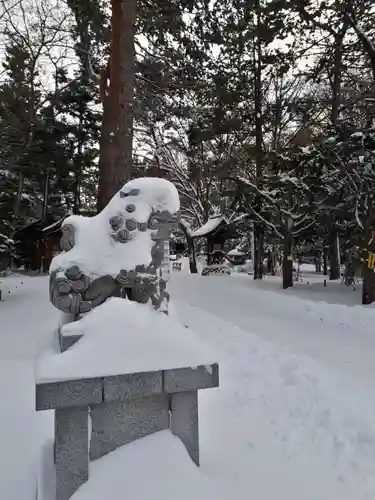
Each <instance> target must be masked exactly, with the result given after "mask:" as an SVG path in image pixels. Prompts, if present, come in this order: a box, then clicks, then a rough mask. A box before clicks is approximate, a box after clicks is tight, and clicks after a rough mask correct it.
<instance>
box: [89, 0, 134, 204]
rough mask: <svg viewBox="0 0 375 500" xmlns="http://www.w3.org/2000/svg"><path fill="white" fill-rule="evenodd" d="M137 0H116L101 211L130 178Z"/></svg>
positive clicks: (104, 129) (102, 142)
mask: <svg viewBox="0 0 375 500" xmlns="http://www.w3.org/2000/svg"><path fill="white" fill-rule="evenodd" d="M136 8H137V0H112V22H111V24H112V40H111V55H110V60H109V79H110V83H109V87H108V89H107V93H106V95H105V96H104V97H103V118H102V131H101V139H100V158H99V192H98V211H101V210H102V209H103V208H104V207H105V206H106V205H107V204H108V202H109V201H110V199H111V198H112V197H113V196H114V195H115V194H116V192H117V191H118V190H119V189H121V187H122V186H123V185H124V184H125V182H127V181H128V180H130V178H131V171H132V155H133V95H134V66H135V50H134V36H135V21H136V12H137V11H136Z"/></svg>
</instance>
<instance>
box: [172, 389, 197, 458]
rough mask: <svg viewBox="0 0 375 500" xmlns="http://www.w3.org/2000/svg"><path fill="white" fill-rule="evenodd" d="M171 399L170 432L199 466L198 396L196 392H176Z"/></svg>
mask: <svg viewBox="0 0 375 500" xmlns="http://www.w3.org/2000/svg"><path fill="white" fill-rule="evenodd" d="M171 399H172V401H171V409H172V414H171V430H172V432H173V434H174V435H175V436H178V437H179V438H180V439H181V441H182V442H183V443H184V445H185V447H186V449H187V451H188V453H189V455H190V457H191V459H192V460H193V462H194V463H195V464H196V465H198V466H199V432H198V394H197V392H196V391H195V392H177V393H175V394H172V397H171Z"/></svg>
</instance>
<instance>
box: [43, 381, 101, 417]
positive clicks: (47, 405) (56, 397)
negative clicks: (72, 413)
mask: <svg viewBox="0 0 375 500" xmlns="http://www.w3.org/2000/svg"><path fill="white" fill-rule="evenodd" d="M102 392H103V382H102V379H100V378H90V379H81V380H67V381H64V382H51V383H45V384H38V385H37V386H36V410H37V411H40V410H51V409H56V408H67V407H73V406H84V405H90V404H94V403H100V402H101V401H102V397H103V395H102Z"/></svg>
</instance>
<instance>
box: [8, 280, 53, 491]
mask: <svg viewBox="0 0 375 500" xmlns="http://www.w3.org/2000/svg"><path fill="white" fill-rule="evenodd" d="M0 280H1V281H3V282H4V283H5V287H4V286H3V288H2V290H3V298H4V300H3V301H1V302H0V391H1V412H0V443H1V453H0V479H1V480H0V499H1V500H12V499H17V500H29V499H30V500H31V499H33V500H34V498H35V469H34V467H33V465H34V464H35V463H36V457H37V456H38V454H39V447H40V442H41V436H42V435H44V434H45V433H46V434H47V435H48V434H49V433H50V432H51V431H52V427H51V425H52V422H51V419H50V417H51V415H50V414H49V412H46V413H45V414H44V415H42V414H38V415H37V414H36V413H35V412H34V406H35V386H34V361H35V358H36V356H37V354H38V352H39V351H40V349H41V348H43V346H44V345H46V343H47V342H49V340H50V338H51V332H52V329H53V327H54V326H55V322H56V312H55V311H54V310H53V308H52V307H51V306H50V305H49V303H48V282H47V281H46V280H45V279H44V278H32V279H31V278H21V277H7V278H6V279H2V278H0ZM4 288H5V290H4Z"/></svg>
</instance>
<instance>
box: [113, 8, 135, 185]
mask: <svg viewBox="0 0 375 500" xmlns="http://www.w3.org/2000/svg"><path fill="white" fill-rule="evenodd" d="M136 18H137V0H122V41H121V87H120V122H119V131H118V143H119V146H118V156H117V159H116V165H115V172H114V176H113V183H114V186H117V188H116V191H117V190H118V189H120V188H121V186H122V185H123V184H124V183H125V182H126V181H129V180H130V179H131V177H132V170H133V120H134V103H133V100H134V84H135V47H134V38H135V23H136Z"/></svg>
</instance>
